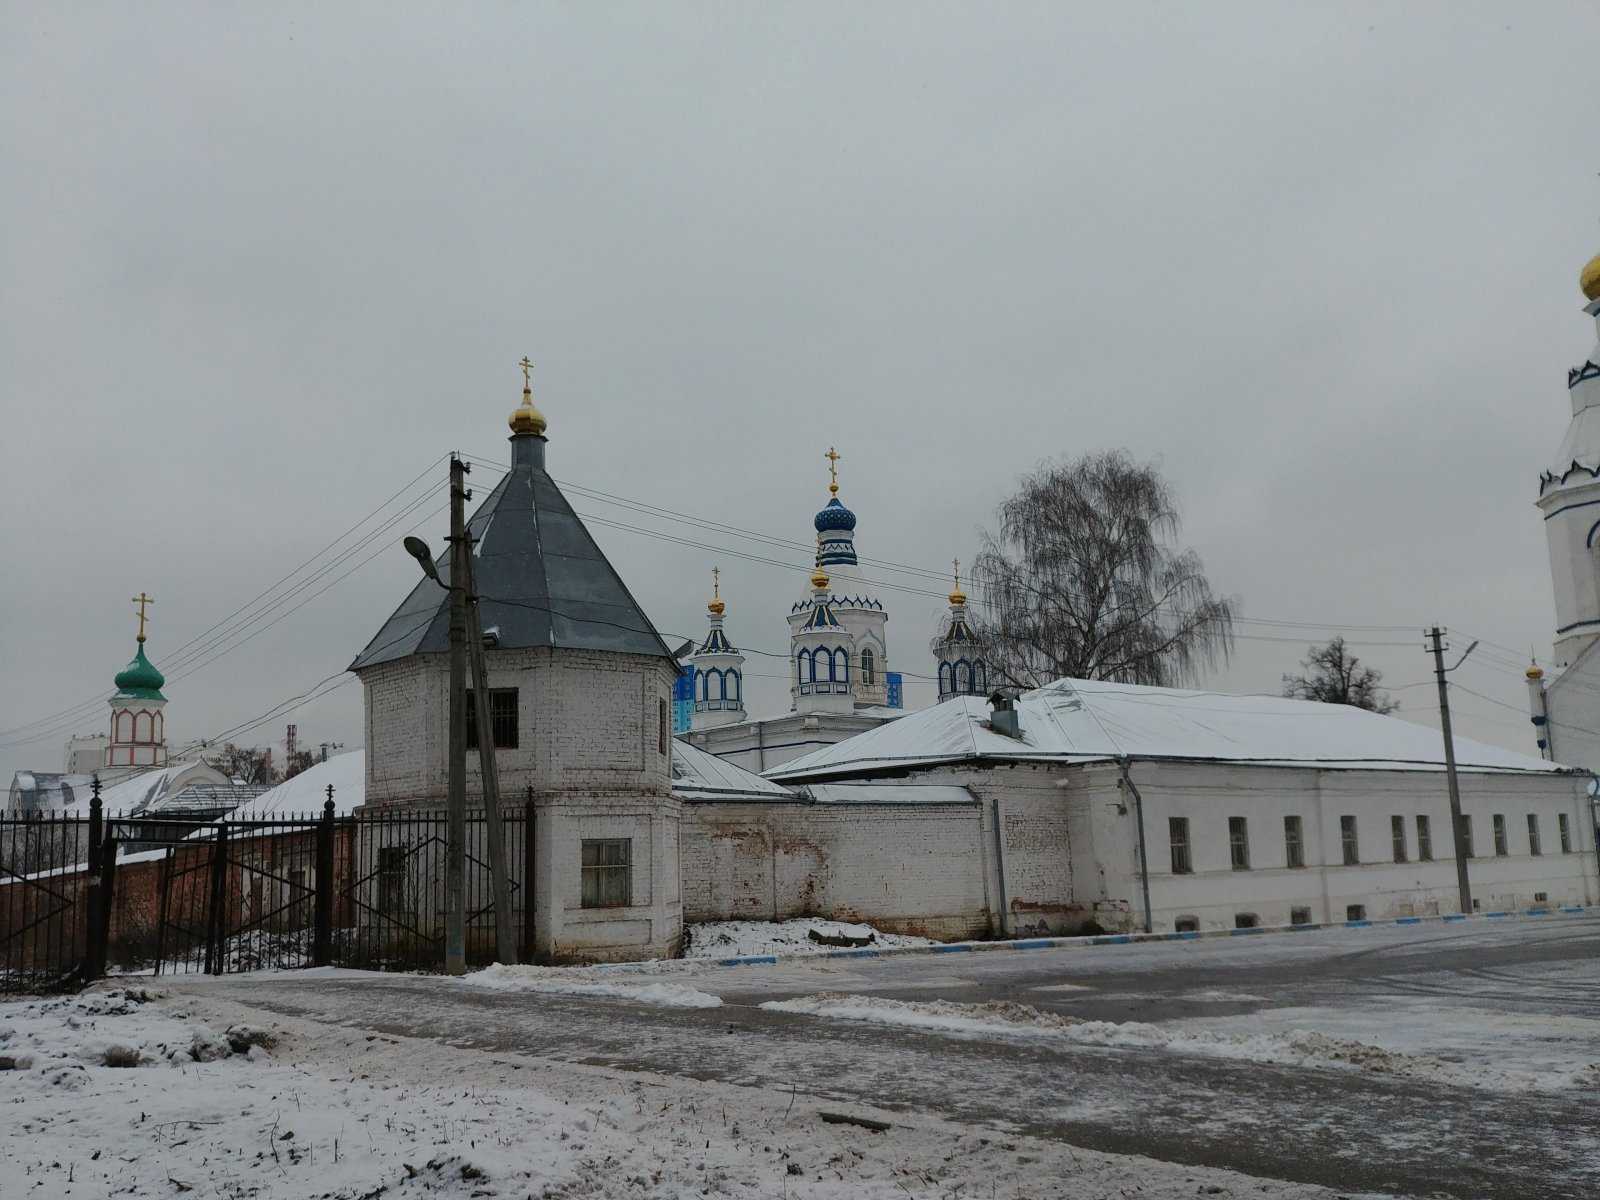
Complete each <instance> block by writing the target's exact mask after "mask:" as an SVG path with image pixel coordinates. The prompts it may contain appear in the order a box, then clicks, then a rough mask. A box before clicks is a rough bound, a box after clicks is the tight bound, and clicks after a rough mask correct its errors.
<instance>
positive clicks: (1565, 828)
mask: <svg viewBox="0 0 1600 1200" xmlns="http://www.w3.org/2000/svg"><path fill="white" fill-rule="evenodd" d="M1556 828H1557V829H1558V830H1559V831H1560V833H1561V853H1563V854H1571V853H1572V826H1570V825H1568V824H1567V814H1566V813H1557V814H1556Z"/></svg>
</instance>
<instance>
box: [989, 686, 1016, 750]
mask: <svg viewBox="0 0 1600 1200" xmlns="http://www.w3.org/2000/svg"><path fill="white" fill-rule="evenodd" d="M989 707H990V708H992V709H993V710H994V711H993V712H991V713H990V714H989V728H990V729H992V730H994V731H995V732H996V733H1000V734H1004V735H1005V736H1006V737H1008V738H1016V739H1018V740H1019V741H1020V740H1021V738H1022V722H1021V719H1020V718H1021V715H1022V714H1020V713H1019V712H1017V704H1016V701H1014V700H1013V699H1012V698H1011V697H1010V696H1007V695H1006V694H1005V693H1004V692H993V693H991V694H990V696H989Z"/></svg>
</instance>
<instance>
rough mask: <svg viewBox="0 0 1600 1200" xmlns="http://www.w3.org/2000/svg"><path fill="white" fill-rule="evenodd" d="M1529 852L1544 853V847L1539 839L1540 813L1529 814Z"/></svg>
mask: <svg viewBox="0 0 1600 1200" xmlns="http://www.w3.org/2000/svg"><path fill="white" fill-rule="evenodd" d="M1528 853H1529V854H1543V853H1544V847H1543V846H1542V845H1540V840H1539V814H1538V813H1529V814H1528Z"/></svg>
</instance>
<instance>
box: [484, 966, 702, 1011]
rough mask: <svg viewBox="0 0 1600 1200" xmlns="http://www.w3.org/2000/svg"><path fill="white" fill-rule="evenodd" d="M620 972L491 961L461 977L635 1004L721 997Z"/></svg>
mask: <svg viewBox="0 0 1600 1200" xmlns="http://www.w3.org/2000/svg"><path fill="white" fill-rule="evenodd" d="M619 974H620V973H619V972H616V971H608V972H605V973H604V974H602V973H599V972H596V971H594V970H592V969H587V968H583V967H534V966H507V965H505V964H504V963H495V964H494V965H493V966H492V967H485V968H484V969H483V970H481V971H474V972H472V973H471V974H470V975H465V976H463V977H462V980H461V981H462V982H463V983H464V984H466V985H467V986H468V987H478V988H487V989H488V990H490V991H496V992H546V993H549V994H551V995H556V996H606V997H609V998H611V999H613V1000H632V1001H633V1002H634V1003H636V1004H662V1005H666V1006H667V1007H669V1008H719V1007H721V1005H722V999H721V998H720V997H718V996H713V995H711V994H710V993H709V992H702V991H700V990H699V989H698V988H693V987H689V986H688V985H686V984H682V983H661V982H655V981H652V982H648V983H628V982H622V981H620V980H619V979H618V975H619Z"/></svg>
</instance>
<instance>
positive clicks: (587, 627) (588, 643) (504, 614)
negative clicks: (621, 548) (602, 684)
mask: <svg viewBox="0 0 1600 1200" xmlns="http://www.w3.org/2000/svg"><path fill="white" fill-rule="evenodd" d="M544 445H545V439H544V438H542V437H533V436H528V435H519V436H517V437H513V438H512V439H511V448H512V453H511V462H512V467H511V472H510V474H508V475H506V477H505V478H504V479H502V480H501V481H500V482H499V484H497V485H496V487H495V489H494V491H492V492H490V493H489V497H488V499H486V500H485V501H484V502H483V504H482V505H481V506H479V508H478V511H477V512H475V513H473V515H472V518H471V520H469V521H468V522H467V528H468V531H469V532H470V533H471V535H472V537H473V538H474V539H475V541H474V550H475V551H476V554H475V556H474V558H473V562H472V571H473V576H474V579H473V582H474V584H475V585H476V587H477V591H478V595H479V596H480V597H482V599H481V602H480V607H481V610H482V618H483V628H484V631H485V633H488V632H489V631H490V630H491V629H493V630H497V631H498V640H497V641H496V643H495V644H496V645H497V646H498V647H499V648H500V649H513V650H515V649H526V648H528V647H531V646H551V647H556V648H560V649H566V650H609V651H611V652H613V653H617V654H653V655H660V656H661V657H662V658H666V659H669V660H670V659H672V653H671V651H669V650H668V649H667V647H666V644H665V643H664V642H662V640H661V635H660V634H658V633H657V632H656V629H655V626H654V625H652V624H651V623H650V618H649V617H647V616H645V615H644V610H643V609H641V608H640V607H639V604H638V602H637V601H636V600H634V598H633V595H632V594H631V593H630V592H629V591H628V589H627V587H626V586H625V585H624V584H623V582H622V578H621V577H620V576H619V575H618V574H617V572H616V570H615V569H614V568H613V567H612V566H611V563H610V562H609V561H608V560H607V559H606V556H605V555H604V554H602V553H601V552H600V547H599V546H597V545H595V541H594V538H593V537H591V536H590V534H589V531H588V529H586V528H585V527H584V524H583V522H582V521H581V520H579V518H578V515H577V514H576V513H575V512H573V511H572V505H570V504H568V503H567V498H566V497H565V496H563V495H562V494H561V489H560V488H558V487H557V486H556V484H555V480H553V479H551V478H550V476H549V475H547V474H546V473H545V470H544ZM449 565H450V564H449V555H448V554H444V555H441V556H440V560H439V573H440V576H441V577H442V578H443V579H444V580H445V581H446V582H448V581H449V578H450V572H449ZM449 648H450V598H449V593H448V592H447V591H446V590H445V589H444V588H442V587H440V586H439V585H438V584H437V583H434V582H433V580H431V579H424V580H422V581H421V582H420V583H418V584H417V586H416V587H414V588H413V589H412V590H411V594H410V595H409V596H407V597H406V598H405V602H404V603H402V604H401V605H400V607H399V608H397V609H395V611H394V615H393V616H391V617H390V618H389V619H388V620H387V621H386V622H384V625H383V628H382V629H380V630H378V634H377V636H376V637H374V638H373V639H372V641H371V642H369V643H368V644H367V648H366V649H365V650H363V651H362V652H361V653H360V654H359V655H357V656H356V660H355V662H353V663H351V664H350V669H351V670H352V671H359V670H361V669H362V668H364V667H371V666H375V665H377V664H378V663H384V662H389V661H391V660H393V659H397V658H404V657H406V656H407V655H409V654H434V653H443V652H445V651H448V650H449Z"/></svg>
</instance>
